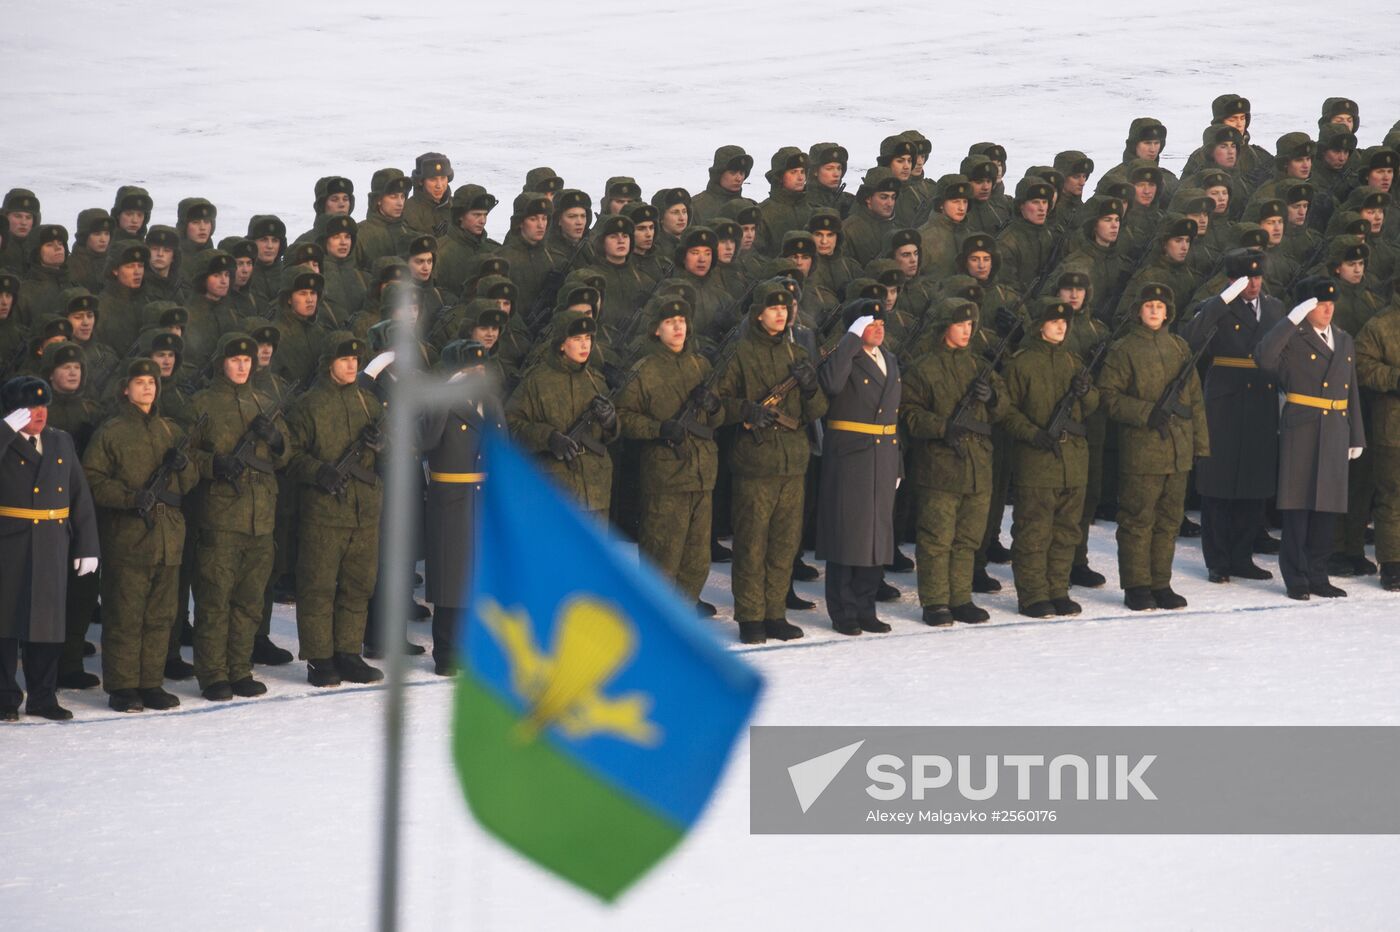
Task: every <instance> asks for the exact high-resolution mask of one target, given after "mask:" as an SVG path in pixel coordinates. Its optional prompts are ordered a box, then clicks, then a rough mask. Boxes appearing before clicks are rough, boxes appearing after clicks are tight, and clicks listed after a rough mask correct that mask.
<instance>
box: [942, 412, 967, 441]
mask: <svg viewBox="0 0 1400 932" xmlns="http://www.w3.org/2000/svg"><path fill="white" fill-rule="evenodd" d="M969 433H971V431H969V430H968V429H967V428H966V427H959V426H958V425H957V424H954V423H953V422H952V420H951V419H950V420H949V421H948V422H947V423H946V424H944V425H943V442H944V443H946V444H948V446H950V447H956V446H959V445H960V444H961V443H962V442H963V440H964V439H966V437H967V435H968V434H969Z"/></svg>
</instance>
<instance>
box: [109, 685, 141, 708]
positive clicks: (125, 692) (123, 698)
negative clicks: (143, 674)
mask: <svg viewBox="0 0 1400 932" xmlns="http://www.w3.org/2000/svg"><path fill="white" fill-rule="evenodd" d="M107 707H108V708H110V709H112V710H113V711H116V712H140V711H142V710H144V709H145V708H146V707H145V706H144V705H142V704H141V693H140V692H138V691H137V690H135V689H114V690H112V695H110V696H108V697H107Z"/></svg>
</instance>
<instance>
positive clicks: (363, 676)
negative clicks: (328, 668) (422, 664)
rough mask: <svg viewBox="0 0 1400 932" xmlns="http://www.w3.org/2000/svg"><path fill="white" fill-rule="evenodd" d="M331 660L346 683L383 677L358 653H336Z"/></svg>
mask: <svg viewBox="0 0 1400 932" xmlns="http://www.w3.org/2000/svg"><path fill="white" fill-rule="evenodd" d="M419 653H422V651H421V650H420V651H419ZM331 662H332V663H333V664H335V672H337V673H339V674H340V678H341V679H342V680H345V682H347V683H377V682H379V681H380V680H382V679H384V671H383V670H381V669H379V668H378V667H371V666H370V665H369V664H367V663H365V658H363V657H361V656H360V655H359V654H344V653H338V654H336V655H335V656H334V657H332V658H331Z"/></svg>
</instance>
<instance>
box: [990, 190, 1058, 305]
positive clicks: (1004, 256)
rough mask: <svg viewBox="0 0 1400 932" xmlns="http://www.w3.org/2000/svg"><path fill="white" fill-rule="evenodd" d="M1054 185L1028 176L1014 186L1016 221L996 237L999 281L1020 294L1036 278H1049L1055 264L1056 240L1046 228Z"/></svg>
mask: <svg viewBox="0 0 1400 932" xmlns="http://www.w3.org/2000/svg"><path fill="white" fill-rule="evenodd" d="M1054 200H1055V187H1054V185H1052V184H1050V183H1048V182H1046V181H1043V180H1041V179H1040V178H1036V177H1033V176H1030V175H1027V176H1026V177H1025V178H1022V179H1021V180H1020V181H1019V182H1017V183H1016V200H1015V209H1016V217H1015V218H1014V219H1013V220H1012V221H1011V223H1009V224H1008V225H1007V227H1006V229H1005V230H1003V231H1002V232H1001V235H1000V236H998V237H997V246H998V247H1000V248H999V252H1000V255H1001V272H1000V274H999V279H1000V281H1002V282H1003V283H1005V284H1007V285H1010V286H1011V287H1012V288H1015V289H1016V290H1017V291H1018V292H1021V293H1023V294H1025V293H1028V292H1029V291H1030V290H1031V286H1032V285H1034V284H1035V283H1036V281H1037V279H1038V278H1040V276H1042V275H1048V274H1049V272H1050V269H1049V268H1047V266H1049V265H1050V264H1051V263H1052V262H1053V261H1054V251H1055V237H1054V235H1053V234H1052V233H1051V232H1050V230H1049V229H1048V228H1047V227H1046V224H1045V221H1046V219H1047V218H1048V216H1049V213H1050V205H1051V204H1053V203H1054Z"/></svg>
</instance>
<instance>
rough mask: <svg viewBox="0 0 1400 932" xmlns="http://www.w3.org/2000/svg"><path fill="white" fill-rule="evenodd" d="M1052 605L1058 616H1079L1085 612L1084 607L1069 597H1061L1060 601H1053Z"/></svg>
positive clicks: (1051, 601)
mask: <svg viewBox="0 0 1400 932" xmlns="http://www.w3.org/2000/svg"><path fill="white" fill-rule="evenodd" d="M1050 604H1051V605H1053V606H1055V614H1056V615H1078V614H1079V613H1080V612H1082V611H1084V606H1082V605H1080V604H1079V603H1078V602H1076V601H1074V599H1071V598H1070V597H1069V596H1067V595H1064V596H1060V597H1059V598H1058V599H1051V600H1050Z"/></svg>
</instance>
